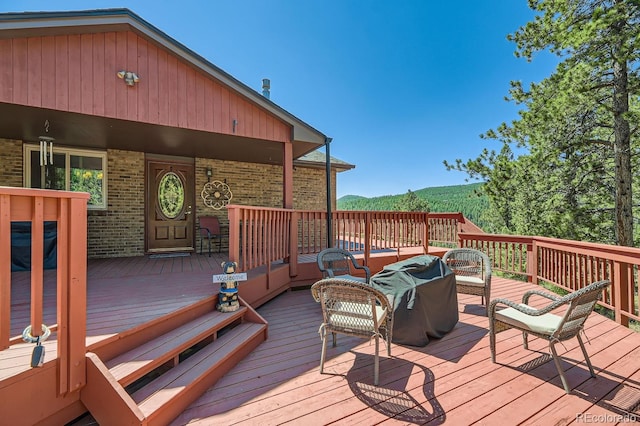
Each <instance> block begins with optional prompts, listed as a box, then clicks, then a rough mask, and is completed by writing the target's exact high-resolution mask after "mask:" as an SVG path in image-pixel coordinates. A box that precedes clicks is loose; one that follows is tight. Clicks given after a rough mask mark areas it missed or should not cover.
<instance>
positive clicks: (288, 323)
mask: <svg viewBox="0 0 640 426" xmlns="http://www.w3.org/2000/svg"><path fill="white" fill-rule="evenodd" d="M221 260H222V257H220V256H218V255H217V254H215V255H214V256H212V257H208V256H206V255H204V256H201V255H197V254H194V255H192V256H189V257H182V258H181V257H175V258H158V259H151V258H149V257H138V258H124V259H104V260H90V261H89V265H88V281H89V288H88V292H87V297H88V307H87V317H88V318H87V329H88V332H89V336H88V339H87V340H88V342H91V343H93V342H95V341H97V340H100V339H103V338H107V337H109V336H110V335H112V334H113V333H117V332H119V331H124V330H126V329H128V328H131V327H135V326H137V325H139V324H141V323H142V322H144V321H147V320H150V319H154V318H157V317H158V316H159V315H162V314H164V313H167V312H171V311H172V310H175V309H179V308H180V307H183V306H185V305H187V304H190V303H193V302H195V301H197V300H200V299H202V298H203V297H206V296H208V295H211V294H213V293H214V292H215V291H216V288H215V286H214V285H213V284H212V283H211V275H212V274H215V273H220V272H221V271H220V266H219V265H220V262H221ZM311 260H313V259H311ZM16 278H18V279H16ZM54 279H55V271H46V272H45V278H44V285H45V301H44V305H45V307H47V306H51V303H47V302H48V301H54V300H55V291H54V289H53V288H52V284H51V283H52V282H53V280H54ZM20 280H22V282H24V283H27V284H28V283H29V276H28V273H19V274H16V273H14V281H15V282H14V289H13V293H12V301H13V303H14V304H15V303H18V304H19V303H22V302H27V301H28V300H29V295H28V291H27V292H25V291H23V287H21V285H20V282H21V281H20ZM530 288H531V284H528V283H523V282H518V281H512V280H507V279H503V278H495V279H494V281H493V288H492V290H493V291H492V297H506V298H509V299H512V300H519V299H520V297H521V295H522V294H523V293H524V292H525V291H526V290H528V289H530ZM21 289H22V290H21ZM479 303H480V297H478V296H468V295H459V312H460V321H459V323H458V324H457V325H456V327H455V328H454V329H453V330H452V331H451V332H450V333H448V334H447V335H446V336H445V337H443V338H442V339H432V341H431V342H430V343H429V344H428V345H427V346H425V347H422V348H416V347H409V346H399V345H395V344H394V345H393V346H392V357H391V358H388V357H387V356H386V350H385V348H384V346H383V347H382V348H381V363H380V386H377V387H376V386H373V384H372V383H373V350H374V346H373V343H370V342H366V341H363V340H361V339H358V338H355V337H348V336H342V335H339V336H338V347H336V348H331V347H329V348H328V352H327V362H326V373H327V374H323V375H320V374H319V372H318V367H319V360H320V349H321V347H320V345H321V341H320V337H319V335H318V327H319V325H320V323H321V313H320V307H319V305H318V304H316V303H315V302H314V301H313V299H312V298H311V295H310V292H309V290H306V289H303V290H296V291H291V292H287V293H284V294H282V295H280V296H278V297H277V298H275V299H274V300H272V301H270V302H268V303H266V304H265V305H263V306H261V307H259V308H258V312H259V313H260V315H262V316H263V317H264V318H265V319H266V320H267V321H268V322H269V338H268V340H267V341H266V342H265V343H263V344H262V345H260V346H259V347H258V348H256V350H254V351H253V352H252V353H251V354H249V355H248V356H247V357H246V358H245V359H244V360H242V361H240V363H239V364H238V365H237V366H236V367H234V368H233V369H231V370H230V371H229V372H228V374H226V375H225V376H224V377H222V378H221V379H220V380H219V381H218V382H217V383H216V384H215V385H214V386H212V387H211V388H210V389H209V390H208V391H207V392H206V393H205V394H203V395H202V396H201V397H200V398H199V399H198V400H196V401H195V402H194V403H193V404H192V405H191V406H189V407H188V408H187V409H186V410H185V411H184V412H183V413H182V415H181V416H180V417H178V419H176V420H175V422H174V423H173V424H174V425H182V424H203V425H208V424H216V425H227V424H247V425H251V424H256V423H259V424H261V425H271V424H287V423H289V424H304V425H305V426H311V425H316V424H330V423H335V424H340V425H343V424H345V425H352V424H362V425H372V424H440V423H443V422H444V423H449V424H455V425H464V424H509V425H511V424H529V425H538V424H555V423H559V424H569V423H572V422H574V423H575V422H576V421H577V416H578V415H583V416H585V415H593V416H596V415H610V416H617V415H620V413H621V412H622V411H621V410H625V409H627V410H631V409H635V410H636V411H637V410H638V409H637V404H638V402H639V401H640V363H638V361H637V360H638V359H640V334H639V333H635V332H633V331H631V330H629V329H627V328H624V327H621V326H618V325H617V324H616V323H614V322H613V321H611V320H608V319H606V318H604V317H602V316H600V315H597V314H592V317H591V318H589V320H588V322H587V327H586V335H587V337H588V339H589V340H590V342H591V343H586V347H587V351H588V352H589V355H590V357H591V361H592V363H593V365H594V368H595V370H596V374H597V376H598V377H597V378H596V379H591V378H590V377H589V374H588V369H587V367H586V365H585V363H584V360H583V358H582V354H581V352H580V350H579V347H578V345H577V341H568V342H565V343H564V345H557V348H558V350H559V353H560V354H561V355H564V356H565V357H566V359H567V360H566V361H563V363H562V364H563V366H564V368H565V371H566V374H567V379H568V381H569V384H570V386H571V387H575V390H574V391H573V392H572V393H571V394H570V395H566V394H565V393H564V390H563V389H562V386H561V384H560V380H559V377H558V374H557V371H556V369H555V366H554V365H553V363H552V361H551V360H550V358H548V357H544V354H545V353H546V351H547V344H546V342H544V341H542V340H540V339H535V338H532V339H531V340H530V348H531V349H532V350H525V349H523V348H522V343H521V342H522V340H521V335H520V334H519V333H517V332H515V331H513V330H511V331H506V332H503V333H500V334H498V336H497V360H498V363H497V364H494V363H492V362H491V360H490V351H489V336H488V322H487V318H486V317H485V316H484V315H483V312H484V308H483V307H482V306H481V305H480V304H479ZM535 303H537V304H543V303H544V301H542V300H537V301H535ZM140 306H143V307H144V309H140ZM28 320H29V314H28V313H27V312H22V313H16V314H15V315H14V318H13V320H12V334H14V335H15V334H19V333H20V332H21V331H22V324H21V323H23V322H27V321H28ZM50 320H51V321H55V312H53V310H52V309H45V321H46V322H50ZM586 340H587V339H585V342H586ZM51 343H53V341H52V342H51ZM21 346H22V348H21V349H20V350H12V351H4V355H2V357H1V358H0V377H3V376H4V377H6V375H9V374H12V372H15V371H17V370H20V369H21V368H24V366H23V365H22V364H24V362H23V361H24V359H27V357H28V356H30V353H31V345H21ZM8 352H10V354H9V353H8ZM0 354H1V353H0ZM49 354H51V355H53V354H55V347H54V346H53V347H51V346H50V347H48V348H47V356H48V355H49ZM27 363H28V361H27ZM634 404H635V405H636V408H633V406H634ZM625 407H626V408H625ZM636 415H640V413H636ZM605 424H606V423H605Z"/></svg>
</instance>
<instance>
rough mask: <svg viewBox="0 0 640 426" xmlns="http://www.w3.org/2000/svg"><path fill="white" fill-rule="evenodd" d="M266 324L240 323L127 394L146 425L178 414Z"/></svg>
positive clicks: (261, 334) (240, 354)
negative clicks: (146, 421)
mask: <svg viewBox="0 0 640 426" xmlns="http://www.w3.org/2000/svg"><path fill="white" fill-rule="evenodd" d="M266 328H267V325H266V324H260V323H248V322H245V323H242V324H239V325H237V326H235V327H234V328H232V329H229V330H228V331H226V332H225V333H224V334H222V335H221V336H220V337H219V338H218V339H216V340H215V341H214V342H213V343H211V344H209V345H208V346H206V347H204V348H203V349H201V350H200V351H198V352H197V353H195V354H194V355H192V356H191V357H189V358H188V359H186V360H185V361H184V362H181V363H180V364H178V365H177V366H175V367H174V368H172V369H171V370H169V371H167V372H166V373H164V374H163V375H161V376H160V377H158V378H156V379H155V380H153V381H152V382H150V383H149V384H147V385H146V386H145V387H143V388H142V389H140V390H138V391H136V392H135V393H133V394H132V395H131V397H132V398H133V400H134V401H135V402H136V403H137V404H138V405H139V407H140V409H141V410H142V412H143V413H144V415H145V417H146V418H147V419H148V421H149V424H165V423H167V422H169V421H171V420H172V419H173V418H175V417H176V416H178V415H179V414H180V413H181V412H182V411H183V410H184V409H185V408H186V407H188V406H189V405H190V404H191V403H192V402H193V401H195V400H196V399H197V398H198V397H199V396H200V395H201V394H202V393H203V392H204V391H206V389H208V388H209V387H211V386H212V385H213V384H214V383H215V382H216V381H217V380H218V379H219V378H220V377H222V376H223V375H224V374H225V373H226V372H227V371H228V370H229V369H230V368H232V367H233V366H234V365H235V364H237V362H238V361H239V360H240V359H242V358H244V357H245V356H246V355H247V354H248V353H250V352H251V351H252V350H253V349H254V348H255V347H257V346H258V345H259V344H260V343H262V342H263V341H264V339H265V332H266Z"/></svg>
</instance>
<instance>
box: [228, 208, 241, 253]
mask: <svg viewBox="0 0 640 426" xmlns="http://www.w3.org/2000/svg"><path fill="white" fill-rule="evenodd" d="M227 215H228V216H229V260H230V261H231V262H237V263H238V265H240V208H239V207H237V206H227Z"/></svg>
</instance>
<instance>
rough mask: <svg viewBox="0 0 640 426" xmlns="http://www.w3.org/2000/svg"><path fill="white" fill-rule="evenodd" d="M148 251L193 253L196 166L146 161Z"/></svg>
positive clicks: (152, 160)
mask: <svg viewBox="0 0 640 426" xmlns="http://www.w3.org/2000/svg"><path fill="white" fill-rule="evenodd" d="M146 169H147V173H146V175H147V191H146V192H147V200H146V203H147V232H146V234H147V235H146V239H147V251H148V252H150V253H153V252H156V253H157V252H185V251H189V252H190V251H193V247H194V245H193V233H194V222H193V220H194V217H193V216H194V214H193V213H194V212H195V208H194V188H195V187H194V165H193V164H190V163H180V162H172V161H162V160H154V159H147V167H146Z"/></svg>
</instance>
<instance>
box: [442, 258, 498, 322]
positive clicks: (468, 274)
mask: <svg viewBox="0 0 640 426" xmlns="http://www.w3.org/2000/svg"><path fill="white" fill-rule="evenodd" d="M442 261H443V262H444V263H445V264H446V265H447V266H448V267H449V268H451V270H452V271H453V273H454V274H455V275H456V290H457V291H458V293H462V294H471V295H474V296H481V297H482V299H481V301H482V304H483V305H485V309H486V310H485V312H486V313H487V315H488V312H489V307H488V305H489V300H491V260H490V259H489V256H487V255H486V254H484V253H483V252H481V251H479V250H475V249H469V248H457V249H451V250H449V251H448V252H447V253H445V255H444V256H443V257H442Z"/></svg>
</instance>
